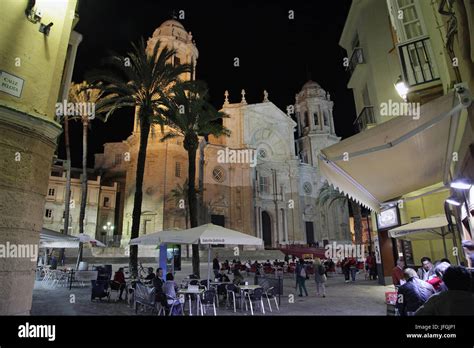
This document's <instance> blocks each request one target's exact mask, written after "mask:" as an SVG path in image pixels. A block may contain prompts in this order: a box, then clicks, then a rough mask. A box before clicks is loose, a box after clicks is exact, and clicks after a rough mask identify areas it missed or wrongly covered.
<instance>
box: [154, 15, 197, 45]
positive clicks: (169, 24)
mask: <svg viewBox="0 0 474 348" xmlns="http://www.w3.org/2000/svg"><path fill="white" fill-rule="evenodd" d="M153 36H154V37H156V36H158V37H159V36H161V37H162V36H171V37H173V38H175V39H178V40H181V41H184V42H190V41H191V40H192V35H191V33H188V32H186V29H185V28H184V26H183V25H182V24H181V23H180V22H178V21H177V20H175V19H169V20H167V21H164V22H163V23H162V24H161V25H160V26H159V27H158V28H157V29H156V30H155V31H154V33H153Z"/></svg>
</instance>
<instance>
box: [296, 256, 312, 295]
mask: <svg viewBox="0 0 474 348" xmlns="http://www.w3.org/2000/svg"><path fill="white" fill-rule="evenodd" d="M295 273H296V284H297V286H298V288H299V291H300V294H299V295H298V296H299V297H303V290H304V293H305V295H306V296H308V290H306V284H305V283H306V279H308V278H309V277H308V273H307V272H306V265H305V264H304V261H303V260H299V261H298V263H297V264H296V271H295Z"/></svg>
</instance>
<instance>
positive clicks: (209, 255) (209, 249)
mask: <svg viewBox="0 0 474 348" xmlns="http://www.w3.org/2000/svg"><path fill="white" fill-rule="evenodd" d="M210 278H211V244H208V245H207V289H208V290H209V280H210Z"/></svg>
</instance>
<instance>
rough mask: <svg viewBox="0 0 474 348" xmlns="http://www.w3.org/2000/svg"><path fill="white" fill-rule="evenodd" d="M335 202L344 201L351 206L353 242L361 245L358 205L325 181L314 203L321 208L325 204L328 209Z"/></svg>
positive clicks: (360, 215) (360, 218) (360, 223)
mask: <svg viewBox="0 0 474 348" xmlns="http://www.w3.org/2000/svg"><path fill="white" fill-rule="evenodd" d="M337 200H344V201H346V202H348V203H349V204H350V205H351V209H352V215H353V217H354V233H355V242H356V244H361V243H362V213H361V209H360V205H359V204H358V203H357V202H355V201H354V200H352V199H351V198H348V197H347V196H345V195H344V194H342V193H341V192H339V191H338V190H336V189H335V188H334V187H333V186H331V185H329V184H328V182H327V181H325V182H324V184H323V186H321V188H320V189H319V195H318V198H317V199H316V203H317V204H318V205H319V206H320V207H322V206H323V205H325V204H326V203H327V202H329V203H328V208H329V207H330V206H331V204H332V203H334V202H335V201H337Z"/></svg>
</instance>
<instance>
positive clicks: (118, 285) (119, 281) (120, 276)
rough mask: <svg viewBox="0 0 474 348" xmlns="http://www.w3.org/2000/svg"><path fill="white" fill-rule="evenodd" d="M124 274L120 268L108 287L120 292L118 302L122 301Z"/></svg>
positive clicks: (124, 283)
mask: <svg viewBox="0 0 474 348" xmlns="http://www.w3.org/2000/svg"><path fill="white" fill-rule="evenodd" d="M125 285H126V282H125V274H124V273H123V267H120V268H119V269H118V271H117V272H115V274H114V280H113V281H112V282H111V283H110V287H111V288H112V289H113V290H120V294H119V298H118V299H119V301H122V294H123V291H124V290H125Z"/></svg>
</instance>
